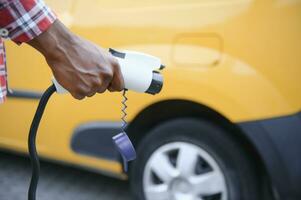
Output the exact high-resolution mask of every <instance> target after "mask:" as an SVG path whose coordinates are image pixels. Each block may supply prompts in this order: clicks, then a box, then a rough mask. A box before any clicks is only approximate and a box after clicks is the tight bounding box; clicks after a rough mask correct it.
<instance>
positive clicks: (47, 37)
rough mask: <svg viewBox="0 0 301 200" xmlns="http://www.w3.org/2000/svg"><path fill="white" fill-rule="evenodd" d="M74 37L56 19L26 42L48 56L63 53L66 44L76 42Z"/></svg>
mask: <svg viewBox="0 0 301 200" xmlns="http://www.w3.org/2000/svg"><path fill="white" fill-rule="evenodd" d="M76 37H77V36H76V35H75V34H73V33H72V32H71V31H69V29H67V28H66V27H65V25H64V24H62V23H61V22H60V21H59V20H58V19H57V20H56V21H55V22H54V23H53V24H52V25H51V26H50V27H49V29H47V30H46V31H45V32H43V33H42V34H40V35H39V36H37V37H35V38H34V39H32V40H30V41H28V42H27V43H28V44H29V45H30V46H32V47H34V48H35V49H37V50H38V51H39V52H40V53H42V54H43V55H44V56H45V57H46V58H49V57H54V56H60V55H62V54H64V53H65V52H64V51H66V48H67V46H70V45H72V44H74V43H76V39H75V38H76Z"/></svg>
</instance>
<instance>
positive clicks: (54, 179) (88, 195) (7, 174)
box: [0, 152, 132, 200]
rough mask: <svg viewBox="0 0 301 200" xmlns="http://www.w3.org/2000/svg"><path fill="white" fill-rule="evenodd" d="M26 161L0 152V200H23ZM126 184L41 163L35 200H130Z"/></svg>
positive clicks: (27, 171) (27, 174)
mask: <svg viewBox="0 0 301 200" xmlns="http://www.w3.org/2000/svg"><path fill="white" fill-rule="evenodd" d="M30 177H31V168H30V161H29V158H27V157H24V156H17V155H14V154H11V153H4V152H0V200H27V190H28V185H29V181H30ZM130 199H132V198H131V196H130V192H129V184H128V182H127V181H121V180H116V179H113V178H110V177H106V176H103V175H99V174H96V173H91V172H87V171H85V170H81V169H77V168H73V167H67V166H62V165H59V164H53V163H49V162H43V161H42V162H41V175H40V181H39V186H38V192H37V200H130Z"/></svg>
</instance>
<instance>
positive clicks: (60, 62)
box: [28, 20, 124, 99]
mask: <svg viewBox="0 0 301 200" xmlns="http://www.w3.org/2000/svg"><path fill="white" fill-rule="evenodd" d="M28 44H29V45H30V46H32V47H34V48H35V49H37V50H38V51H39V52H41V53H42V54H43V55H44V57H45V59H46V61H47V63H48V65H49V67H50V68H51V70H52V72H53V75H54V77H55V78H56V80H57V81H58V82H59V83H60V84H61V85H62V86H63V87H64V88H65V89H67V90H68V91H69V92H70V93H71V94H72V96H73V97H74V98H76V99H83V98H85V97H91V96H93V95H94V94H95V93H103V92H105V91H106V90H107V89H108V90H110V91H121V90H122V89H123V88H124V83H123V77H122V74H121V71H120V66H119V64H118V62H117V60H116V59H115V58H114V57H113V56H112V55H110V54H109V53H108V52H106V51H105V50H104V49H102V48H100V47H99V46H97V45H95V44H93V43H91V42H89V41H87V40H85V39H83V38H80V37H79V36H77V35H75V34H73V33H72V32H71V31H69V30H68V29H67V28H66V27H65V26H64V25H63V24H62V23H61V22H60V21H59V20H56V21H55V22H54V23H53V24H52V25H51V27H50V28H49V29H48V30H47V31H45V32H44V33H42V34H41V35H39V36H38V37H36V38H34V39H33V40H31V41H29V42H28Z"/></svg>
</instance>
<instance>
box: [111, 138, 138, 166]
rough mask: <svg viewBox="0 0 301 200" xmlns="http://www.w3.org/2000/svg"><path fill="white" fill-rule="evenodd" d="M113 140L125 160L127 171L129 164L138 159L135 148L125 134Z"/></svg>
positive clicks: (124, 164)
mask: <svg viewBox="0 0 301 200" xmlns="http://www.w3.org/2000/svg"><path fill="white" fill-rule="evenodd" d="M112 139H113V142H114V144H115V146H116V147H117V150H118V151H119V153H120V154H121V157H122V159H123V167H124V171H127V170H128V162H129V161H132V160H135V159H136V151H135V148H134V146H133V144H132V142H131V140H130V138H129V137H128V136H127V134H126V133H125V132H122V133H119V134H118V135H116V136H114V137H113V138H112Z"/></svg>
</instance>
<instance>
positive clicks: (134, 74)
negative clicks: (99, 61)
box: [28, 49, 164, 200]
mask: <svg viewBox="0 0 301 200" xmlns="http://www.w3.org/2000/svg"><path fill="white" fill-rule="evenodd" d="M109 52H110V53H111V54H112V55H113V56H115V57H116V58H117V60H118V62H119V65H120V68H121V73H122V75H123V79H124V84H125V89H124V91H123V98H124V99H123V101H122V105H123V108H122V113H123V116H122V117H121V120H122V122H123V125H122V127H121V129H122V131H121V133H119V134H118V135H116V136H114V137H113V138H112V140H113V142H114V144H115V146H116V149H117V150H118V151H119V153H120V155H121V157H122V159H123V167H124V170H125V171H127V168H128V167H127V163H128V162H129V161H132V160H134V159H135V158H136V151H135V149H134V146H133V145H132V142H131V141H130V139H129V137H128V136H127V134H126V132H125V128H126V126H127V122H126V115H127V113H126V108H127V105H126V101H127V97H126V91H127V90H132V91H135V92H139V93H149V94H153V95H154V94H157V93H159V92H160V91H161V89H162V86H163V76H162V75H161V74H160V72H159V70H162V69H163V68H164V65H162V63H161V60H160V59H159V58H157V57H154V56H151V55H148V54H144V53H140V52H135V51H117V50H114V49H109ZM52 82H53V85H51V86H50V87H49V88H48V89H47V90H46V91H45V92H44V94H43V95H42V97H41V99H40V102H39V105H38V108H37V110H36V113H35V116H34V118H33V121H32V124H31V127H30V131H29V136H28V151H29V155H30V159H31V163H32V177H31V182H30V187H29V190H28V200H35V199H36V189H37V185H38V180H39V174H40V162H39V157H38V153H37V150H36V135H37V131H38V128H39V124H40V121H41V118H42V116H43V113H44V110H45V107H46V105H47V102H48V100H49V98H50V97H51V95H52V94H53V93H54V92H57V93H58V94H64V93H67V92H68V91H67V90H66V89H65V88H64V87H62V86H61V85H60V84H59V83H58V82H57V81H56V79H54V78H53V79H52Z"/></svg>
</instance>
